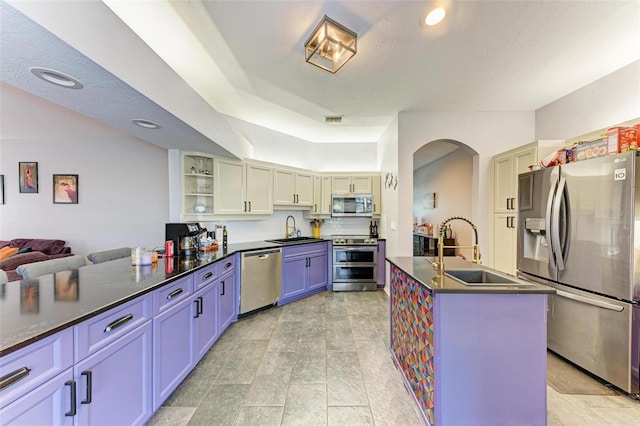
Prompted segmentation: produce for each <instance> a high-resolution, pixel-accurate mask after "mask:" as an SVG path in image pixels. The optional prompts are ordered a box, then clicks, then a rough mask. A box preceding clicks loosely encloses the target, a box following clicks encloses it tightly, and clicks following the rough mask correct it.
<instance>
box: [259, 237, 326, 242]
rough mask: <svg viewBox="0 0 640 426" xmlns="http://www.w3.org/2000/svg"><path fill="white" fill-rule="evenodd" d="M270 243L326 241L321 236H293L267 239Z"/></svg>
mask: <svg viewBox="0 0 640 426" xmlns="http://www.w3.org/2000/svg"><path fill="white" fill-rule="evenodd" d="M265 241H266V242H268V243H277V244H297V243H300V242H310V243H311V242H315V241H324V240H322V239H320V238H313V237H291V238H280V239H276V240H265Z"/></svg>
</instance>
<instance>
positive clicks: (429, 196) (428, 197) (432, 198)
mask: <svg viewBox="0 0 640 426" xmlns="http://www.w3.org/2000/svg"><path fill="white" fill-rule="evenodd" d="M422 199H423V201H424V208H425V209H435V208H436V193H435V192H425V193H424V194H423V195H422Z"/></svg>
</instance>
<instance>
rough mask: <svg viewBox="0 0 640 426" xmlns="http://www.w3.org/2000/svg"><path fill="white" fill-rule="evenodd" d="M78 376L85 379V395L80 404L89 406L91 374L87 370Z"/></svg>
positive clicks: (91, 385)
mask: <svg viewBox="0 0 640 426" xmlns="http://www.w3.org/2000/svg"><path fill="white" fill-rule="evenodd" d="M80 374H81V375H82V376H85V377H86V378H87V393H86V395H85V398H84V399H83V400H82V401H80V404H91V389H92V387H93V381H92V376H93V374H92V373H91V371H88V370H87V371H83V372H82V373H80Z"/></svg>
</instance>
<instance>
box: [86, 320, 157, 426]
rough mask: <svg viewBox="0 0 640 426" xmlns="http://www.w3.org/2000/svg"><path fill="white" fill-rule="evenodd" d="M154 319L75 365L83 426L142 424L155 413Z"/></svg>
mask: <svg viewBox="0 0 640 426" xmlns="http://www.w3.org/2000/svg"><path fill="white" fill-rule="evenodd" d="M151 334H152V331H151V321H148V322H146V323H145V324H144V325H142V326H140V327H138V328H136V329H134V330H132V331H131V332H129V333H127V334H126V335H124V336H122V337H121V338H119V339H118V340H116V341H114V342H113V343H111V344H110V345H108V346H106V347H104V348H103V349H101V350H100V351H98V352H96V353H95V354H93V355H91V356H89V357H87V358H86V359H84V360H82V361H81V362H79V363H77V364H76V365H75V367H74V377H75V381H76V383H77V384H76V389H77V394H76V399H77V411H78V414H77V417H76V418H77V421H76V424H80V425H142V424H144V423H145V422H146V421H147V420H149V418H150V417H151V415H152V414H153V410H152V407H151V393H152V392H151V372H152V370H151V349H152V345H151Z"/></svg>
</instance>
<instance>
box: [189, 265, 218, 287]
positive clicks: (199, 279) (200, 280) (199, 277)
mask: <svg viewBox="0 0 640 426" xmlns="http://www.w3.org/2000/svg"><path fill="white" fill-rule="evenodd" d="M220 263H221V262H216V263H214V264H213V265H209V266H206V267H204V268H202V269H198V270H197V271H195V272H194V273H193V281H194V285H195V288H194V291H198V290H200V289H201V288H202V287H204V286H206V285H207V284H210V283H212V282H214V281H215V280H216V278H218V266H219V265H220Z"/></svg>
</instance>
